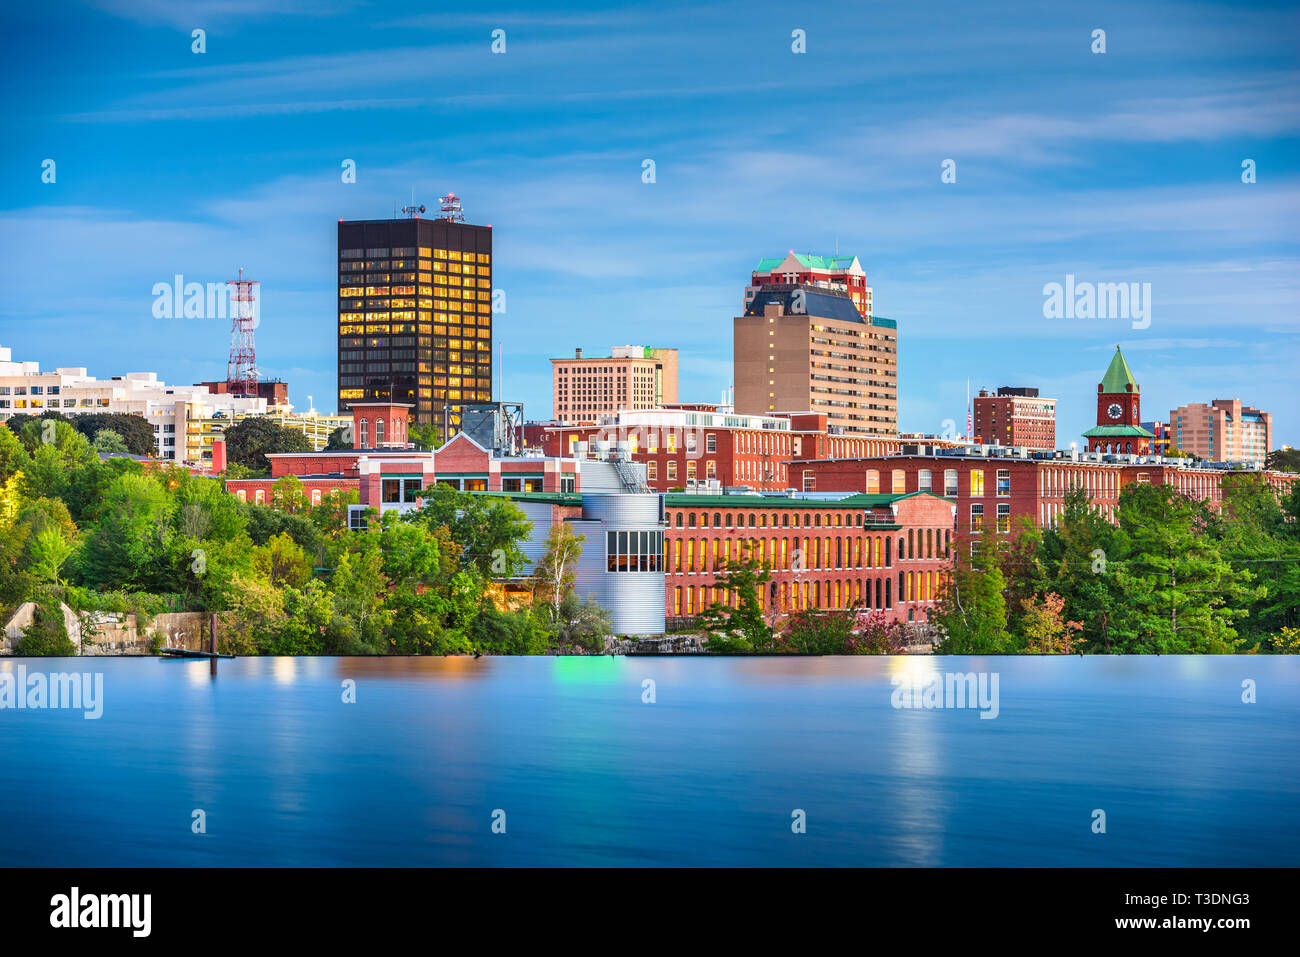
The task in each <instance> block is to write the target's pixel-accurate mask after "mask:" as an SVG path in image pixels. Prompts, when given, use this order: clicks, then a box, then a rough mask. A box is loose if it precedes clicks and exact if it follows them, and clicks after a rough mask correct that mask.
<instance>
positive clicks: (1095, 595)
mask: <svg viewBox="0 0 1300 957" xmlns="http://www.w3.org/2000/svg"><path fill="white" fill-rule="evenodd" d="M1127 554H1128V542H1127V539H1126V538H1125V536H1124V533H1123V532H1122V531H1121V530H1120V529H1118V528H1117V527H1116V526H1114V525H1112V524H1111V523H1110V522H1109V521H1107V520H1106V519H1105V518H1103V517H1102V515H1101V514H1100V513H1099V512H1098V511H1097V510H1096V509H1095V508H1093V506H1092V505H1091V504H1090V503H1089V501H1088V496H1087V493H1086V492H1084V490H1083V489H1080V488H1075V489H1071V490H1070V491H1069V492H1068V493H1067V494H1066V496H1065V503H1064V509H1063V511H1062V514H1061V516H1060V518H1059V519H1058V521H1057V523H1056V525H1055V527H1054V528H1050V529H1048V530H1047V531H1045V532H1044V533H1043V536H1042V548H1041V549H1040V560H1041V562H1042V565H1043V568H1044V571H1045V575H1044V576H1043V579H1042V580H1040V581H1038V582H1037V583H1036V587H1033V588H1030V589H1021V590H1020V591H1019V592H1018V593H1017V595H1016V601H1017V605H1016V608H1017V611H1018V613H1019V614H1025V613H1026V611H1025V606H1024V604H1023V603H1024V601H1025V600H1027V599H1036V598H1037V597H1038V596H1040V595H1042V596H1045V595H1048V594H1056V595H1059V596H1060V597H1061V598H1062V599H1063V600H1064V603H1065V606H1064V611H1063V614H1064V615H1066V616H1068V617H1069V618H1070V619H1073V620H1077V621H1080V622H1082V623H1083V629H1082V631H1081V632H1080V633H1079V644H1080V645H1082V646H1083V648H1084V650H1086V651H1092V652H1100V653H1109V652H1110V651H1111V650H1112V648H1113V645H1114V642H1115V635H1114V629H1115V623H1116V618H1117V616H1118V615H1119V613H1120V611H1121V610H1122V608H1123V606H1124V594H1123V592H1122V590H1121V588H1120V585H1119V581H1118V579H1117V577H1116V574H1115V573H1116V571H1118V569H1119V567H1120V565H1119V563H1120V562H1122V560H1123V559H1124V558H1125V556H1126V555H1127ZM1008 571H1009V572H1011V573H1018V572H1019V569H1012V568H1009V569H1008ZM1035 613H1036V612H1035ZM1017 627H1018V629H1019V631H1020V632H1021V634H1022V635H1023V634H1024V632H1025V629H1024V627H1023V623H1020V624H1018V626H1017ZM1025 640H1026V641H1028V640H1029V639H1028V637H1027V636H1026V638H1025Z"/></svg>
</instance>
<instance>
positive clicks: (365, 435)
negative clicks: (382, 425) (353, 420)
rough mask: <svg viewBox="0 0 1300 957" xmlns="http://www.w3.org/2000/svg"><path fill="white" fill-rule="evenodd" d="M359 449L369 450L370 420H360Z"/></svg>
mask: <svg viewBox="0 0 1300 957" xmlns="http://www.w3.org/2000/svg"><path fill="white" fill-rule="evenodd" d="M361 447H362V448H363V449H368V448H370V420H369V419H362V420H361Z"/></svg>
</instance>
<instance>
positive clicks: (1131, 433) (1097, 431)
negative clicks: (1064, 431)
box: [1083, 390, 1155, 439]
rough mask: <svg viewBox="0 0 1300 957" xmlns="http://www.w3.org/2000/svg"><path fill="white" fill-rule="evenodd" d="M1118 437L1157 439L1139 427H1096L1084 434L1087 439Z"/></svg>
mask: <svg viewBox="0 0 1300 957" xmlns="http://www.w3.org/2000/svg"><path fill="white" fill-rule="evenodd" d="M1107 391H1110V390H1107ZM1117 436H1120V437H1132V438H1136V439H1154V438H1155V436H1154V435H1152V434H1151V433H1150V432H1148V431H1147V430H1146V429H1144V428H1142V427H1141V426H1137V425H1096V426H1093V427H1092V428H1091V429H1089V430H1088V431H1087V432H1085V433H1083V437H1084V438H1085V439H1113V438H1115V437H1117Z"/></svg>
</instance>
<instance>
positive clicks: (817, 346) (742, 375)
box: [732, 283, 898, 438]
mask: <svg viewBox="0 0 1300 957" xmlns="http://www.w3.org/2000/svg"><path fill="white" fill-rule="evenodd" d="M751 292H752V293H753V295H752V297H751V298H750V299H749V301H748V304H747V305H746V308H745V314H744V315H743V316H737V317H736V318H735V319H734V320H733V322H732V338H733V345H734V360H733V361H734V369H735V387H736V412H738V413H745V414H755V415H770V414H771V413H773V412H818V413H822V414H824V415H825V416H826V422H827V425H828V426H829V428H830V430H831V431H832V432H840V433H843V434H847V435H862V436H880V437H888V438H892V437H895V436H897V435H898V327H897V324H896V323H895V322H894V321H893V320H892V319H881V318H878V317H875V316H873V315H871V311H870V307H869V302H870V300H869V299H868V300H865V301H864V308H860V307H859V305H858V303H857V302H855V301H854V299H853V298H852V297H851V296H850V295H849V293H848V292H847V291H845V290H840V289H835V288H827V287H826V286H822V285H813V284H807V283H788V284H787V283H769V284H765V285H761V286H759V287H758V288H756V289H753V290H751ZM864 312H865V315H864Z"/></svg>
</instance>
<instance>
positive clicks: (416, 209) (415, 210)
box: [393, 186, 424, 219]
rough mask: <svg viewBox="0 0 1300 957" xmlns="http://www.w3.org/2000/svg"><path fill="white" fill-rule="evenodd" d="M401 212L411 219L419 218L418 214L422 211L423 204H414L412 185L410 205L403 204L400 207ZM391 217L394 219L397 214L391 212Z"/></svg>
mask: <svg viewBox="0 0 1300 957" xmlns="http://www.w3.org/2000/svg"><path fill="white" fill-rule="evenodd" d="M402 212H403V213H405V214H406V215H407V216H408V217H410V218H411V219H419V218H420V214H421V213H423V212H424V207H423V206H416V205H415V187H414V186H412V187H411V205H409V206H403V207H402ZM393 218H394V219H396V218H397V214H396V213H393Z"/></svg>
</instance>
